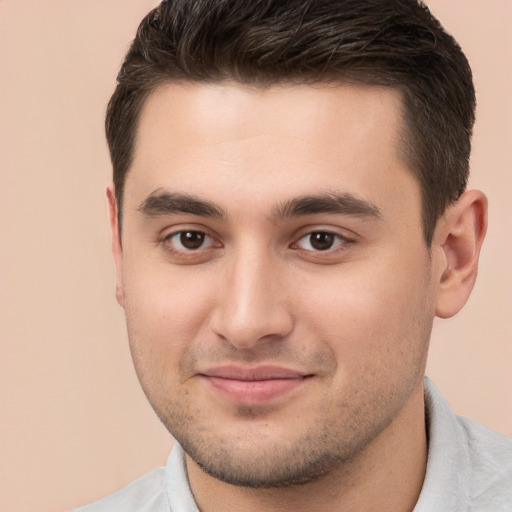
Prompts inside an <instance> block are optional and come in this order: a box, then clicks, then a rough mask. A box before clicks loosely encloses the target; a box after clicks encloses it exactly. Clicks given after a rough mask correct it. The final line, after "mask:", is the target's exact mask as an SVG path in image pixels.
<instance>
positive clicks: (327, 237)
mask: <svg viewBox="0 0 512 512" xmlns="http://www.w3.org/2000/svg"><path fill="white" fill-rule="evenodd" d="M335 241H336V237H335V236H334V235H333V234H332V233H322V232H320V233H311V235H309V243H310V244H311V247H313V249H316V250H317V251H327V249H330V248H331V247H332V246H333V245H334V242H335Z"/></svg>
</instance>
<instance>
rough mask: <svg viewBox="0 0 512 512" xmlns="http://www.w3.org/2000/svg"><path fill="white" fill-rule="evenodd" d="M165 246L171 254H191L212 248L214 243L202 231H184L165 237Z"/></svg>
mask: <svg viewBox="0 0 512 512" xmlns="http://www.w3.org/2000/svg"><path fill="white" fill-rule="evenodd" d="M165 244H166V246H168V247H169V246H170V247H169V248H170V249H171V250H172V251H173V252H184V253H186V252H193V251H199V250H202V249H209V248H211V247H214V246H215V244H216V242H215V240H214V239H213V238H212V237H211V236H208V235H207V234H206V233H205V232H204V231H196V230H192V229H186V230H182V231H177V232H175V233H171V234H170V235H168V236H166V237H165Z"/></svg>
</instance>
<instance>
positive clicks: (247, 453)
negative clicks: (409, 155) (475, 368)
mask: <svg viewBox="0 0 512 512" xmlns="http://www.w3.org/2000/svg"><path fill="white" fill-rule="evenodd" d="M401 107H402V104H401V99H400V96H399V94H398V92H396V91H394V90H392V89H384V88H376V87H368V86H354V85H350V86H348V85H339V86H337V87H332V86H318V87H311V86H284V85H283V86H274V87H271V88H267V89H251V88H248V87H243V86H240V85H236V84H230V83H222V84H216V85H213V84H210V85H204V84H202V85H193V84H168V85H165V86H161V87H160V88H159V89H157V90H156V91H154V92H153V93H152V94H151V95H150V96H149V98H148V100H147V102H146V104H145V106H144V108H143V110H142V113H141V117H140V125H139V132H138V137H137V141H136V150H135V154H134V160H133V164H132V167H131V169H130V171H129V175H128V177H127V181H126V188H125V196H124V211H123V229H122V240H121V239H120V238H119V227H118V225H117V212H116V204H115V199H114V191H113V189H112V188H109V191H108V197H109V204H110V218H111V224H112V230H113V253H114V260H115V264H116V275H117V297H118V300H119V302H120V304H121V305H122V306H123V307H124V309H125V312H126V317H127V325H128V334H129V340H130V347H131V351H132V356H133V360H134V364H135V368H136V370H137V374H138V377H139V380H140V382H141V384H142V387H143V389H144V391H145V393H146V395H147V397H148V399H149V401H150V402H151V404H152V406H153V408H154V409H155V411H156V412H157V414H158V415H159V417H160V418H161V420H162V421H163V423H164V424H165V425H166V426H167V428H168V429H169V431H170V432H171V433H172V434H173V435H174V436H175V438H176V439H177V440H178V441H179V442H180V443H181V444H182V446H183V447H184V449H185V451H186V452H187V460H186V462H187V471H188V475H189V480H190V485H191V489H192V491H193V494H194V497H195V499H196V501H197V503H198V506H199V507H200V509H201V510H203V511H214V510H223V511H228V510H248V511H250V510H312V509H315V508H318V506H319V505H320V503H319V500H321V508H322V510H327V511H328V510H341V509H343V510H359V511H364V510H375V509H376V507H377V508H378V509H379V510H394V511H401V510H403V511H406V510H412V508H413V507H414V504H415V502H416V500H417V497H418V495H419V492H420V490H421V484H422V481H423V477H424V471H425V465H426V449H427V442H426V435H425V427H424V403H423V391H424V390H423V376H424V370H425V364H426V356H427V349H428V342H429V338H430V331H431V326H432V321H433V318H434V316H435V315H436V314H437V315H439V316H444V317H447V316H451V315H453V314H455V313H456V312H457V311H458V310H459V309H460V308H461V307H462V305H463V304H464V302H465V301H466V299H467V297H468V295H469V293H470V291H471V288H472V286H473V283H474V279H475V276H476V263H477V260H478V252H479V247H480V245H481V242H482V240H483V236H484V232H485V219H486V214H485V211H486V203H485V197H484V196H483V194H481V193H480V192H477V191H470V192H466V193H465V194H464V195H463V196H462V198H461V199H460V200H459V201H458V202H457V203H456V204H455V205H453V206H452V207H450V208H449V209H448V210H447V212H446V213H445V215H444V216H443V218H442V219H440V221H439V223H438V226H437V229H436V233H435V236H434V243H433V246H432V247H431V248H430V249H429V248H427V247H426V246H425V242H424V238H423V233H422V230H421V200H420V190H419V185H418V183H417V181H416V179H415V178H414V175H413V173H412V172H411V171H410V170H409V169H407V167H406V166H405V164H404V163H403V162H402V161H401V159H400V157H399V150H398V147H399V140H400V135H401V131H402V129H403V126H402V121H401V116H402V114H401V112H402V110H401ZM304 197H310V198H311V197H312V198H313V199H311V200H310V201H309V205H310V206H309V209H305V207H304V201H303V198H304ZM333 197H336V205H335V206H333V205H332V204H331V203H332V198H333ZM326 198H327V199H326ZM329 199H330V200H331V202H330V203H329ZM297 203H300V204H299V206H301V208H299V207H297ZM311 204H313V208H311ZM329 205H330V206H331V208H330V209H329V208H328V206H329ZM326 233H327V234H326ZM186 235H187V236H188V237H189V239H188V241H187V239H186ZM268 367H270V368H271V371H270V373H272V372H275V371H276V370H275V368H278V369H279V371H281V370H282V369H284V370H285V371H286V372H289V373H291V374H293V376H294V379H288V380H287V379H277V378H274V377H275V376H272V375H266V377H265V378H260V379H259V380H262V381H265V382H263V384H262V385H261V387H260V388H258V386H259V384H256V383H255V382H253V381H250V382H249V383H247V381H244V379H238V378H233V375H229V376H228V377H229V378H228V379H226V378H222V379H218V378H216V376H215V375H213V376H212V373H215V372H218V371H221V372H225V371H226V370H225V369H226V368H228V369H229V370H227V371H228V372H229V371H231V372H233V371H235V372H238V371H242V372H246V373H245V374H244V375H245V376H246V375H247V372H249V373H250V372H251V371H253V370H254V371H255V372H258V371H260V370H261V369H262V368H263V369H264V371H263V373H265V371H267V370H265V368H268ZM219 368H220V369H221V370H219ZM233 368H234V369H235V370H233ZM260 373H261V371H260ZM267 374H268V371H267ZM223 377H225V375H224V376H223ZM260 377H261V375H260ZM283 380H286V383H285V388H284V391H283V390H282V389H281V388H280V387H279V386H281V384H282V383H283ZM241 381H242V382H241ZM268 381H271V382H270V384H269V382H268ZM289 381H291V385H290V386H288V384H289ZM219 382H220V384H219ZM226 382H227V383H228V391H227V392H226ZM217 384H219V386H220V388H219V386H217ZM286 386H288V387H286ZM233 388H234V391H233ZM261 389H264V390H266V391H269V390H270V391H269V392H268V393H267V392H264V393H262V392H261ZM276 389H277V392H276ZM390 488H392V489H393V490H394V492H392V493H390V492H389V489H390ZM340 507H342V508H340Z"/></svg>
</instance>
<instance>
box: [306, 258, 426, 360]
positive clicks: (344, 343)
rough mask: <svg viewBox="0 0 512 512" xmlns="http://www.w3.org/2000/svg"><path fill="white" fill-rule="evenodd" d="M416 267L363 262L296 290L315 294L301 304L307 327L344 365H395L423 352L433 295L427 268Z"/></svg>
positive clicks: (387, 261)
mask: <svg viewBox="0 0 512 512" xmlns="http://www.w3.org/2000/svg"><path fill="white" fill-rule="evenodd" d="M400 261H403V259H402V260H400ZM411 261H412V262H414V263H412V262H407V263H409V264H408V265H400V264H399V263H398V261H397V260H394V259H392V258H388V259H385V258H381V259H380V260H379V261H373V262H372V264H368V263H365V262H360V263H356V264H354V265H351V266H350V268H349V266H347V267H345V268H343V267H339V269H332V270H331V271H330V272H329V273H326V274H324V275H323V276H322V277H321V279H318V276H316V279H315V282H314V283H313V282H311V283H307V284H306V283H301V286H300V287H298V288H297V293H301V292H300V289H302V290H311V293H310V294H309V295H308V298H307V299H306V298H305V297H303V300H302V303H303V304H304V309H303V318H304V322H305V323H306V324H308V328H309V329H310V330H311V333H310V334H313V335H315V336H316V337H318V338H320V339H322V340H324V342H325V343H327V344H329V345H330V347H331V349H332V350H333V351H334V352H336V357H337V359H338V362H339V364H341V365H344V364H346V365H352V366H353V367H360V368H363V367H367V366H368V365H370V364H372V363H373V362H376V360H378V359H381V361H382V362H384V361H385V360H387V362H388V363H389V364H390V365H393V364H394V361H398V360H403V359H407V358H410V357H414V355H413V354H412V353H411V351H421V350H422V346H423V345H424V344H425V343H426V342H425V335H426V333H427V332H429V330H430V327H429V326H430V325H431V322H432V318H433V309H432V308H433V305H432V304H433V294H432V293H431V285H430V282H429V278H428V267H427V265H425V264H418V262H417V258H416V259H413V260H411ZM388 363H387V364H388Z"/></svg>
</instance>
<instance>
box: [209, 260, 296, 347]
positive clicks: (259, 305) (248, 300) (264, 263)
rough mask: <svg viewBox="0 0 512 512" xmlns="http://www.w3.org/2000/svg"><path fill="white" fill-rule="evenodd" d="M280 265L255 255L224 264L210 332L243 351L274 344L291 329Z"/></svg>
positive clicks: (292, 323)
mask: <svg viewBox="0 0 512 512" xmlns="http://www.w3.org/2000/svg"><path fill="white" fill-rule="evenodd" d="M282 265H283V263H282V262H276V261H275V260H273V258H272V257H270V256H269V255H267V254H265V255H262V254H261V253H260V255H259V256H258V255H257V254H255V253H254V252H252V254H250V255H248V254H247V253H246V254H245V255H244V254H240V255H238V256H236V257H234V258H233V260H232V261H230V262H229V263H227V262H226V268H225V272H223V273H222V284H221V286H222V287H223V289H222V290H221V292H220V293H219V294H218V301H217V303H216V307H215V309H214V311H213V313H212V315H211V329H212V331H213V332H214V333H215V334H216V335H217V336H219V337H221V338H222V339H224V340H227V341H228V342H229V343H230V344H231V345H233V346H234V347H236V348H238V349H240V350H242V349H252V348H255V347H256V345H261V344H262V343H263V342H277V341H279V340H282V339H283V338H285V337H286V336H287V335H288V334H289V333H290V332H291V331H292V330H293V325H294V321H293V316H292V312H291V307H290V304H289V301H288V300H287V296H286V295H287V291H286V286H284V283H283V281H284V279H283V269H282Z"/></svg>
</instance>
